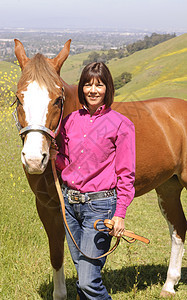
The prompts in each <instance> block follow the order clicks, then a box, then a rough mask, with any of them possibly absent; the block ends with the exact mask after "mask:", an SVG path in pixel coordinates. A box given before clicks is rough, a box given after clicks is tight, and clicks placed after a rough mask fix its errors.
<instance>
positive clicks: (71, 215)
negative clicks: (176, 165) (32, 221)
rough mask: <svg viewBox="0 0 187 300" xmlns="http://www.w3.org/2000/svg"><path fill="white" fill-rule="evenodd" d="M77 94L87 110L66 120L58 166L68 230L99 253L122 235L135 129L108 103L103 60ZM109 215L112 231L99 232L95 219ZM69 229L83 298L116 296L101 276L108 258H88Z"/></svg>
mask: <svg viewBox="0 0 187 300" xmlns="http://www.w3.org/2000/svg"><path fill="white" fill-rule="evenodd" d="M78 94H79V101H80V103H81V104H82V105H83V108H82V109H80V110H78V111H75V112H73V113H71V114H70V115H69V116H67V117H66V118H65V119H64V120H63V123H62V127H61V133H60V134H61V145H62V146H61V148H60V149H59V153H58V155H57V159H56V167H57V168H58V169H59V170H60V171H61V177H62V180H63V183H64V184H63V186H62V190H63V194H64V199H65V206H66V218H67V223H68V225H69V228H70V230H71V232H72V234H73V236H74V238H75V240H76V242H77V244H78V246H79V247H80V249H81V250H82V252H83V253H85V254H86V255H88V256H91V257H98V256H100V255H102V254H103V253H105V252H107V251H108V250H109V247H110V242H111V238H112V236H116V237H121V235H123V231H124V228H125V227H124V218H125V214H126V210H127V207H128V205H129V204H130V203H131V201H132V200H133V197H134V180H135V131H134V125H133V123H132V122H131V121H130V120H129V119H127V118H126V117H125V116H123V115H121V114H120V113H117V112H115V111H113V110H112V109H111V107H110V106H111V104H112V102H113V98H114V85H113V80H112V76H111V74H110V71H109V69H108V68H107V66H106V65H105V64H104V63H102V62H98V63H91V64H89V65H87V66H86V67H85V68H84V69H83V71H82V74H81V77H80V81H79V86H78ZM106 218H107V219H112V220H114V222H115V225H114V228H113V230H112V232H111V233H110V234H108V233H106V232H102V233H101V232H97V231H96V230H95V229H94V226H93V225H94V222H95V221H96V220H97V219H103V220H104V219H106ZM66 233H67V242H68V246H69V249H70V252H71V256H72V259H73V262H74V264H75V267H76V270H77V274H78V281H77V292H78V295H79V296H78V297H79V299H81V300H83V299H92V300H93V299H94V300H96V299H100V300H101V299H103V300H104V299H112V298H111V296H109V294H108V292H107V290H106V288H105V286H104V285H103V283H102V279H101V269H102V267H103V266H104V263H105V260H106V259H105V258H101V259H98V260H91V259H87V258H85V257H84V256H83V255H82V254H81V253H80V252H79V251H78V250H77V248H76V247H75V245H74V243H73V242H72V240H71V238H70V236H69V234H68V232H66Z"/></svg>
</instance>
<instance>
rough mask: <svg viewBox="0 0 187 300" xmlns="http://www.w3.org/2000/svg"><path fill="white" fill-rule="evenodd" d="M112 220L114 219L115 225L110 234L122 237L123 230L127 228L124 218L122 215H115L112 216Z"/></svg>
mask: <svg viewBox="0 0 187 300" xmlns="http://www.w3.org/2000/svg"><path fill="white" fill-rule="evenodd" d="M112 220H113V221H114V227H113V229H112V230H111V231H110V235H112V236H115V237H122V235H123V232H124V230H125V223H124V219H123V218H121V217H116V216H114V217H113V218H112Z"/></svg>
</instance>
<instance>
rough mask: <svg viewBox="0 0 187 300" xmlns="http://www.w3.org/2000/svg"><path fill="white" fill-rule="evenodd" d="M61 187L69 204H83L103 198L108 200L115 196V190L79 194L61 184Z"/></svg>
mask: <svg viewBox="0 0 187 300" xmlns="http://www.w3.org/2000/svg"><path fill="white" fill-rule="evenodd" d="M61 187H62V191H63V192H64V194H66V193H67V195H68V201H69V203H70V204H79V203H85V202H88V201H90V200H101V199H103V198H109V197H112V196H114V195H115V189H112V190H107V191H100V192H89V193H81V192H80V191H77V190H72V189H69V188H68V187H67V186H65V185H64V184H62V186H61Z"/></svg>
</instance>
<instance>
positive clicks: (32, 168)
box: [21, 149, 48, 174]
mask: <svg viewBox="0 0 187 300" xmlns="http://www.w3.org/2000/svg"><path fill="white" fill-rule="evenodd" d="M21 160H22V163H23V164H24V166H25V168H26V170H27V171H28V173H30V174H41V173H43V171H44V170H45V168H46V165H47V162H48V154H47V152H45V151H44V152H42V153H38V154H36V153H35V154H34V153H26V152H25V151H24V149H23V150H22V152H21Z"/></svg>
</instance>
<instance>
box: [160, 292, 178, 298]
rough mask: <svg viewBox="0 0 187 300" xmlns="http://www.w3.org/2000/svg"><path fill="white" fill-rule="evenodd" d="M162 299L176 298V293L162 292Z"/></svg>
mask: <svg viewBox="0 0 187 300" xmlns="http://www.w3.org/2000/svg"><path fill="white" fill-rule="evenodd" d="M160 297H163V298H173V297H175V293H170V292H167V291H161V293H160Z"/></svg>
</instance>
